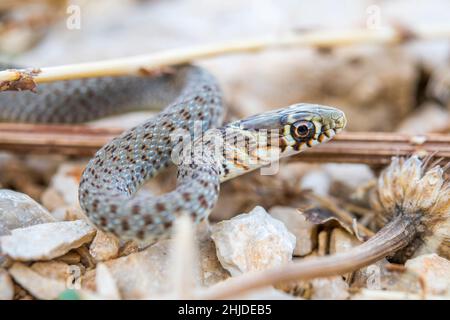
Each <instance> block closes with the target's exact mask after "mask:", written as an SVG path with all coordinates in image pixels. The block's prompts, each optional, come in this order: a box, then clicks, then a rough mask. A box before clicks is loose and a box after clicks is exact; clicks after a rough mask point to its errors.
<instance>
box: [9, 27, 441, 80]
mask: <svg viewBox="0 0 450 320" xmlns="http://www.w3.org/2000/svg"><path fill="white" fill-rule="evenodd" d="M449 37H450V27H449V26H432V27H430V26H428V27H426V28H425V27H417V28H415V29H414V30H407V29H404V28H403V29H402V28H385V29H380V30H369V29H352V30H321V31H311V32H302V33H290V34H286V35H282V36H272V37H266V38H259V39H248V40H242V41H231V42H225V43H217V44H208V45H200V46H193V47H188V48H181V49H173V50H166V51H161V52H157V53H152V54H147V55H140V56H134V57H127V58H121V59H112V60H104V61H98V62H87V63H81V64H73V65H65V66H57V67H48V68H41V69H39V70H38V71H39V72H37V73H36V74H32V75H31V77H32V79H33V80H34V82H35V83H37V84H39V83H45V82H52V81H59V80H70V79H79V78H88V77H100V76H120V75H137V74H141V73H148V72H151V71H152V70H158V69H160V68H163V67H167V66H171V65H175V64H181V63H188V62H191V61H194V60H198V59H206V58H212V57H215V56H221V55H225V54H232V53H242V52H253V51H260V50H265V49H269V48H275V47H290V46H292V47H293V46H315V47H335V46H344V45H351V44H360V43H399V42H402V41H406V40H410V39H423V40H426V39H433V38H449ZM22 71H23V70H6V71H0V84H1V83H2V82H11V81H13V82H14V81H19V80H20V79H22V78H23V77H24V74H23V73H22ZM25 75H26V76H27V77H29V74H28V73H27V74H25ZM1 87H2V86H1V85H0V88H1ZM3 87H4V88H6V87H7V86H3Z"/></svg>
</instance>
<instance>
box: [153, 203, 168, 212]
mask: <svg viewBox="0 0 450 320" xmlns="http://www.w3.org/2000/svg"><path fill="white" fill-rule="evenodd" d="M155 207H156V210H157V211H158V212H163V211H165V210H166V206H165V205H164V204H163V203H161V202H158V203H157V204H156V206H155Z"/></svg>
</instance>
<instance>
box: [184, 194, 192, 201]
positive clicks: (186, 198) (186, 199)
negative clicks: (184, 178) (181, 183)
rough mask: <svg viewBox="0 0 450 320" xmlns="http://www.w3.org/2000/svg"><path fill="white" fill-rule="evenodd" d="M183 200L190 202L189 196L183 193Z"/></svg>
mask: <svg viewBox="0 0 450 320" xmlns="http://www.w3.org/2000/svg"><path fill="white" fill-rule="evenodd" d="M183 199H184V201H191V194H190V193H188V192H184V193H183Z"/></svg>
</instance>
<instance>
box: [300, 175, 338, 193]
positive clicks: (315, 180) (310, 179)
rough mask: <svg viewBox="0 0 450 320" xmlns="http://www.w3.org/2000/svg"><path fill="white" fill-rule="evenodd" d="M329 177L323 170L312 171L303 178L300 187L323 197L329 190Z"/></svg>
mask: <svg viewBox="0 0 450 320" xmlns="http://www.w3.org/2000/svg"><path fill="white" fill-rule="evenodd" d="M330 185H331V179H330V176H329V175H328V174H327V173H326V172H324V171H323V170H312V171H310V172H308V173H307V174H305V175H304V176H303V179H302V182H301V184H300V187H301V188H302V189H305V190H306V189H310V190H312V191H313V192H314V193H316V194H318V195H321V196H325V195H327V194H328V191H329V190H330Z"/></svg>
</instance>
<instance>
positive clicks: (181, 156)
mask: <svg viewBox="0 0 450 320" xmlns="http://www.w3.org/2000/svg"><path fill="white" fill-rule="evenodd" d="M0 67H2V69H7V68H15V67H17V66H13V65H6V64H3V65H0ZM223 101H224V99H223V97H222V92H221V89H220V87H219V84H218V81H217V80H216V79H215V77H214V76H213V75H212V74H211V73H210V72H208V71H207V70H206V69H205V68H202V67H199V66H195V65H192V64H183V65H178V66H174V67H173V68H171V69H170V70H169V71H167V72H162V73H161V74H158V75H153V76H149V75H139V76H136V75H130V76H117V77H97V78H86V79H75V80H64V81H57V82H52V83H43V84H39V85H38V86H37V88H36V90H35V92H29V91H21V92H17V91H5V92H1V93H0V122H23V123H46V124H52V123H55V124H56V123H59V124H63V123H65V124H73V123H81V122H87V121H91V120H95V119H98V118H101V117H104V116H108V115H113V114H119V113H124V112H128V111H134V110H159V112H158V113H157V114H156V115H155V116H154V117H152V118H150V119H146V120H145V121H143V123H142V124H140V125H137V126H135V127H134V128H131V129H129V130H126V131H124V132H123V133H122V134H120V135H119V136H117V137H115V138H113V139H112V140H111V141H109V142H108V143H106V144H105V145H104V146H103V147H102V148H100V149H99V150H98V151H97V152H96V153H95V155H94V157H93V158H92V159H91V160H90V161H89V163H88V164H87V166H86V167H85V169H84V171H83V173H82V175H81V179H80V183H79V192H78V197H79V203H80V206H81V208H82V210H83V211H84V212H85V214H86V215H87V217H88V218H89V220H90V221H92V222H93V223H94V224H95V225H96V226H97V227H98V228H99V229H100V230H103V231H105V232H111V233H113V234H114V235H116V236H118V237H119V238H120V239H124V240H130V239H131V240H136V241H139V242H149V241H155V240H157V239H160V238H162V237H165V236H167V235H168V234H170V232H171V230H172V227H173V225H174V222H175V221H176V219H177V218H178V217H180V216H181V215H187V216H189V217H190V218H192V221H194V222H195V223H199V222H200V221H203V220H205V219H206V218H207V217H208V215H209V213H210V212H211V210H212V209H213V207H214V205H215V203H216V202H217V200H218V196H219V190H220V184H221V183H222V182H224V181H226V180H229V179H231V178H234V177H237V176H239V175H241V174H244V173H247V172H250V171H252V170H255V169H257V168H267V166H270V164H271V163H273V162H274V161H277V160H278V159H281V158H283V157H287V156H290V155H293V154H296V153H299V152H302V151H304V150H306V149H308V148H311V147H313V146H315V145H318V144H321V143H324V142H326V141H328V140H330V139H331V138H332V137H333V136H334V135H335V134H336V133H338V132H340V131H341V130H342V129H343V128H344V127H345V125H346V117H345V114H344V113H343V112H342V111H341V110H339V109H337V108H333V107H329V106H323V105H318V104H312V103H298V104H293V105H291V106H288V107H285V108H281V109H277V110H270V111H267V112H264V113H261V114H258V115H254V116H250V117H248V118H245V119H240V120H236V121H232V122H229V123H227V124H223V119H224V113H225V107H224V102H223ZM173 163H175V164H176V165H177V167H178V173H177V185H176V187H175V188H174V190H172V191H170V192H167V193H165V194H162V195H148V194H144V195H141V194H140V193H138V190H139V189H140V187H141V186H142V185H143V184H144V183H145V182H147V181H148V180H149V179H151V178H153V177H154V176H156V175H157V174H158V173H160V172H161V171H163V170H164V168H166V167H168V166H169V165H171V164H173Z"/></svg>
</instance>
